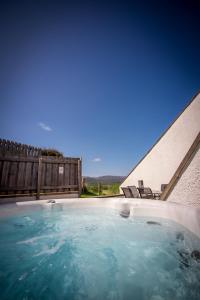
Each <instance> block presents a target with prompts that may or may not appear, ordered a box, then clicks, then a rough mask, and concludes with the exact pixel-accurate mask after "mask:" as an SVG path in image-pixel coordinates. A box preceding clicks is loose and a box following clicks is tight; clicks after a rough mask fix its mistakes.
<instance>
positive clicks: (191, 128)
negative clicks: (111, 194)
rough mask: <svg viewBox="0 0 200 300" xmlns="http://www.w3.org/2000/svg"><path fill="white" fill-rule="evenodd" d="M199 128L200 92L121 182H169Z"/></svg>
mask: <svg viewBox="0 0 200 300" xmlns="http://www.w3.org/2000/svg"><path fill="white" fill-rule="evenodd" d="M155 122H156V120H155ZM147 127H148V123H147ZM199 131H200V93H199V94H198V95H197V96H196V98H195V99H194V100H193V101H192V103H190V105H189V106H188V107H187V108H186V110H185V111H184V112H183V113H182V114H181V115H180V116H179V118H178V119H177V120H176V121H175V123H174V124H173V125H172V126H171V127H170V128H169V129H168V131H167V132H166V133H165V134H164V135H163V137H162V138H161V139H160V140H159V142H158V143H157V144H156V145H155V146H154V147H153V148H152V150H151V151H150V152H149V153H148V154H147V156H146V157H145V158H144V159H143V160H142V161H141V163H140V164H139V165H138V166H137V167H136V168H135V169H134V170H133V171H132V172H131V174H130V175H129V176H128V177H127V178H126V180H125V181H124V182H123V183H122V185H121V186H122V187H123V186H129V185H136V186H138V180H141V179H142V180H143V181H144V185H145V186H149V187H151V188H152V189H153V190H160V188H161V184H167V183H169V181H170V179H171V178H172V176H173V175H174V173H175V171H176V170H177V168H178V166H179V164H180V163H181V161H182V159H183V158H184V156H185V155H186V153H187V151H188V150H189V148H190V147H191V145H192V143H193V142H194V140H195V138H196V136H197V134H198V133H199ZM121 192H122V191H121Z"/></svg>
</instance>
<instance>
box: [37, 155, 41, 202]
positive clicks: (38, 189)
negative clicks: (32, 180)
mask: <svg viewBox="0 0 200 300" xmlns="http://www.w3.org/2000/svg"><path fill="white" fill-rule="evenodd" d="M41 175H42V157H39V160H38V178H37V195H36V199H37V200H39V199H40V185H41Z"/></svg>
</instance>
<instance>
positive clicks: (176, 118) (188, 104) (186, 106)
mask: <svg viewBox="0 0 200 300" xmlns="http://www.w3.org/2000/svg"><path fill="white" fill-rule="evenodd" d="M199 94H200V90H199V91H198V92H197V93H196V94H195V95H194V96H193V97H192V98H191V100H190V101H189V102H188V103H187V104H186V105H185V107H184V108H183V110H182V111H181V112H180V113H179V114H178V115H177V116H176V117H175V119H174V120H173V121H172V122H171V123H170V125H169V126H168V127H167V128H166V129H165V130H164V132H163V133H162V134H161V136H160V137H159V138H158V139H157V140H156V142H155V143H154V144H153V145H152V147H151V148H150V149H149V150H148V151H147V152H146V153H145V155H144V156H143V157H142V158H141V159H140V160H139V162H138V163H137V164H136V165H135V166H134V167H133V169H131V171H130V172H129V173H128V175H127V176H126V178H125V179H124V180H123V182H122V183H121V184H120V186H122V184H123V183H124V182H125V181H126V179H127V178H128V177H129V175H130V174H131V173H132V172H133V171H134V170H135V169H136V168H137V166H139V164H140V163H141V162H142V161H143V160H144V159H145V157H146V156H147V155H148V154H149V153H150V152H151V151H152V150H153V148H154V147H155V146H156V145H157V144H158V142H159V141H160V140H161V139H162V137H163V136H164V135H165V134H166V133H167V131H168V130H169V129H170V128H171V127H172V126H173V125H174V123H175V122H176V121H177V120H178V118H179V117H180V116H181V115H182V114H183V113H184V111H185V110H186V109H187V108H188V106H190V104H191V103H192V102H193V101H194V99H195V98H196V97H197V96H198V95H199Z"/></svg>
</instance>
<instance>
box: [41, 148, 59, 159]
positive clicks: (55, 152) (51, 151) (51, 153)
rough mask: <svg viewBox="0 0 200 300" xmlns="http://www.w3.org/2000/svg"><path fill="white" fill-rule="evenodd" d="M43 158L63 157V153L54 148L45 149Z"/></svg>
mask: <svg viewBox="0 0 200 300" xmlns="http://www.w3.org/2000/svg"><path fill="white" fill-rule="evenodd" d="M42 156H56V157H63V153H62V152H60V151H58V150H56V149H53V148H43V149H42Z"/></svg>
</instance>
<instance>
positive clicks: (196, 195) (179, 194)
mask: <svg viewBox="0 0 200 300" xmlns="http://www.w3.org/2000/svg"><path fill="white" fill-rule="evenodd" d="M167 201H170V202H176V203H180V204H186V205H193V206H194V205H195V206H200V147H199V148H198V151H197V152H196V154H195V156H194V157H193V159H192V161H191V162H190V164H189V166H188V167H187V168H186V170H185V171H184V173H183V174H182V176H181V177H180V179H179V181H178V182H177V184H176V185H175V187H174V189H173V190H172V192H171V194H170V195H169V197H168V199H167Z"/></svg>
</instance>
